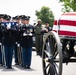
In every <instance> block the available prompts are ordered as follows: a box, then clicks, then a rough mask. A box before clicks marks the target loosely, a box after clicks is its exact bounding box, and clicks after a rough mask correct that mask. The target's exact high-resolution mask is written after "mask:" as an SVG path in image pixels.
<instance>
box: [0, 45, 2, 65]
mask: <svg viewBox="0 0 76 75" xmlns="http://www.w3.org/2000/svg"><path fill="white" fill-rule="evenodd" d="M0 64H2V51H1V45H0Z"/></svg>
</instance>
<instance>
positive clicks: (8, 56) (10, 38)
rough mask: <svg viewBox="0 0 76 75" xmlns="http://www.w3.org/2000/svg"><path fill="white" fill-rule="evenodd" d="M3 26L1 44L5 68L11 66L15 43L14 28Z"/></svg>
mask: <svg viewBox="0 0 76 75" xmlns="http://www.w3.org/2000/svg"><path fill="white" fill-rule="evenodd" d="M7 28H8V25H7V27H6V26H5V27H4V29H3V45H4V51H5V62H6V68H7V69H8V68H12V56H13V50H14V45H15V33H16V29H15V27H14V26H13V27H12V28H11V29H10V28H9V29H7Z"/></svg>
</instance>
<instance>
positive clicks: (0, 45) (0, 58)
mask: <svg viewBox="0 0 76 75" xmlns="http://www.w3.org/2000/svg"><path fill="white" fill-rule="evenodd" d="M3 16H4V14H0V65H3V63H2V36H3V35H2V26H1V22H2V21H3Z"/></svg>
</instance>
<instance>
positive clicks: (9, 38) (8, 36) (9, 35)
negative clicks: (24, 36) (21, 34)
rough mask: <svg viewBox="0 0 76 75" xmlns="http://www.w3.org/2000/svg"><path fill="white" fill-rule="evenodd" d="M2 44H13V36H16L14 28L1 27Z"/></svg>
mask: <svg viewBox="0 0 76 75" xmlns="http://www.w3.org/2000/svg"><path fill="white" fill-rule="evenodd" d="M2 33H3V40H2V42H3V45H5V46H13V45H14V44H15V36H16V28H15V27H14V28H13V29H9V30H7V29H6V28H5V27H4V28H3V31H2Z"/></svg>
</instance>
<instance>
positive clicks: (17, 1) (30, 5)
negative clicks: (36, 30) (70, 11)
mask: <svg viewBox="0 0 76 75" xmlns="http://www.w3.org/2000/svg"><path fill="white" fill-rule="evenodd" d="M42 6H47V7H49V8H50V9H51V10H52V11H53V13H54V16H55V17H56V18H58V17H59V16H60V15H61V13H62V12H61V5H60V4H59V3H58V0H0V13H4V14H8V15H11V16H16V15H22V14H24V15H28V16H31V20H35V19H37V17H36V15H35V11H36V10H40V9H41V7H42Z"/></svg>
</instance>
